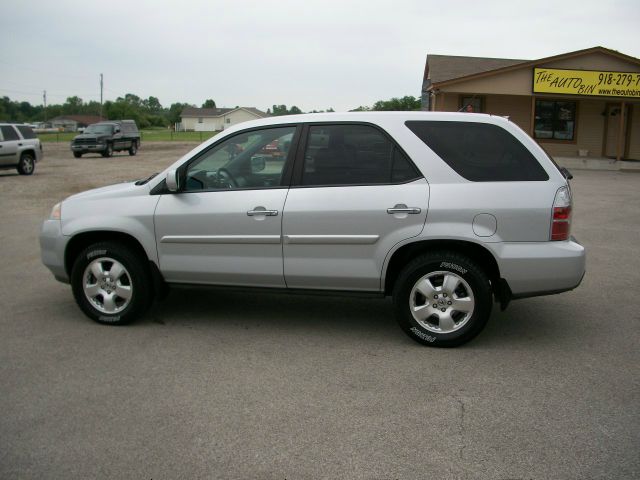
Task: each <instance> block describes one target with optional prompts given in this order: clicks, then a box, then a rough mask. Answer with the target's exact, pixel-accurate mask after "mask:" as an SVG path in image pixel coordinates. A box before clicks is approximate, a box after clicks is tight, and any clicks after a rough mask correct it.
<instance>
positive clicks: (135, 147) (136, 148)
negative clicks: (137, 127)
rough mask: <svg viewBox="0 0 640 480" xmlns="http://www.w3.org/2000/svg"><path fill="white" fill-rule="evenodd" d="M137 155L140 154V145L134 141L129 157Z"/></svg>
mask: <svg viewBox="0 0 640 480" xmlns="http://www.w3.org/2000/svg"><path fill="white" fill-rule="evenodd" d="M136 153H138V143H137V142H135V141H133V142H131V146H130V147H129V155H131V156H132V157H133V156H134V155H135V154H136Z"/></svg>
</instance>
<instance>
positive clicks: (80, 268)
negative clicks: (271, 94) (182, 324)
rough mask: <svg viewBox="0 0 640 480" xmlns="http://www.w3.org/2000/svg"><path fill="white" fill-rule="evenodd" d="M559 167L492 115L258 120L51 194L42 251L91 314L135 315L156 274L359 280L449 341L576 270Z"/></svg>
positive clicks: (432, 341) (264, 282) (343, 284)
mask: <svg viewBox="0 0 640 480" xmlns="http://www.w3.org/2000/svg"><path fill="white" fill-rule="evenodd" d="M567 176H569V175H568V172H565V174H563V172H562V171H561V170H560V169H559V168H557V167H556V165H555V164H554V163H553V162H552V161H551V159H550V158H549V157H548V156H547V155H546V154H545V152H544V151H543V150H542V149H541V148H540V147H539V146H538V145H537V144H536V143H535V142H534V141H533V140H532V139H531V138H530V137H529V136H527V134H526V133H524V132H523V131H522V130H521V129H520V128H518V127H517V126H516V125H515V124H513V123H511V122H509V121H508V120H506V119H504V118H501V117H494V116H489V115H473V114H456V113H427V112H393V113H387V112H385V113H344V114H311V115H299V116H288V117H277V118H267V119H262V120H257V121H253V122H246V123H242V124H240V125H237V126H235V127H233V128H230V129H228V130H225V132H224V133H223V134H220V135H218V136H216V137H214V138H212V139H211V140H209V141H208V142H205V143H204V144H202V145H200V146H199V147H197V148H196V149H194V150H193V151H191V152H189V153H188V154H186V155H185V156H184V157H182V158H180V159H179V160H178V161H176V162H175V163H174V164H173V165H171V166H170V167H169V168H167V169H166V170H165V171H164V172H162V173H161V174H159V175H156V176H152V177H150V178H148V179H145V180H140V181H137V182H132V183H124V184H120V185H114V186H111V187H105V188H99V189H97V190H91V191H88V192H84V193H80V194H78V195H74V196H72V197H69V198H68V199H66V200H64V201H63V202H62V203H59V204H57V205H56V206H55V207H54V208H53V211H52V213H51V217H50V218H49V219H48V220H46V221H45V222H44V224H43V227H42V233H41V237H40V244H41V248H42V259H43V262H44V264H45V265H46V266H47V267H48V268H49V269H50V270H51V271H52V272H53V274H54V275H55V277H56V278H57V279H58V280H60V281H62V282H67V283H71V287H72V290H73V294H74V296H75V300H76V302H77V303H78V305H79V306H80V308H81V309H82V311H83V312H84V313H85V314H86V315H88V316H89V317H90V318H92V319H94V320H96V321H98V322H101V323H109V324H123V323H126V322H129V321H131V320H133V319H134V318H136V317H139V316H140V315H141V314H142V313H143V312H144V311H145V310H146V309H147V308H148V306H149V305H150V303H151V301H152V299H153V298H158V297H159V296H161V295H162V293H163V292H164V291H165V290H166V286H167V285H168V284H201V285H217V286H233V287H239V288H243V289H248V288H256V287H261V288H265V287H266V288H271V289H279V290H284V291H293V290H296V291H305V292H312V291H340V292H356V293H360V294H362V293H365V292H366V293H370V294H375V295H380V296H382V295H388V296H392V297H393V303H394V308H395V312H396V317H397V320H398V322H399V324H400V326H401V327H402V329H403V330H404V331H405V332H406V333H407V334H408V335H409V336H410V337H411V338H413V339H414V340H416V341H418V342H420V343H423V344H426V345H432V346H443V347H447V346H456V345H460V344H462V343H464V342H466V341H468V340H470V339H471V338H473V337H474V336H476V335H477V334H478V333H479V332H480V331H481V330H482V328H483V327H484V325H485V324H486V322H487V320H488V318H489V316H490V313H491V309H492V306H493V303H494V300H495V301H496V302H498V303H499V304H500V305H501V307H502V308H505V307H506V306H507V304H508V303H509V301H510V300H511V299H515V298H524V297H531V296H536V295H546V294H552V293H559V292H564V291H567V290H571V289H573V288H575V287H577V286H578V284H579V283H580V281H581V279H582V277H583V275H584V272H585V251H584V249H583V247H582V246H581V245H579V244H578V243H577V242H576V241H575V240H574V239H573V238H571V237H570V235H569V230H570V223H571V189H570V187H569V184H568V181H567V178H566V177H567Z"/></svg>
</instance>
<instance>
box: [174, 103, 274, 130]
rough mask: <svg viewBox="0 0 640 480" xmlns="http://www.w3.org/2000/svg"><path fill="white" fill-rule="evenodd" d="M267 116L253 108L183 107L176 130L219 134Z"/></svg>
mask: <svg viewBox="0 0 640 480" xmlns="http://www.w3.org/2000/svg"><path fill="white" fill-rule="evenodd" d="M268 116H269V114H268V113H266V112H263V111H261V110H258V109H257V108H253V107H237V108H196V107H185V108H184V109H183V110H182V115H181V122H180V123H179V124H178V125H176V130H181V131H196V132H219V131H221V130H224V129H225V128H229V127H232V126H234V125H237V124H238V123H241V122H246V121H248V120H257V119H259V118H264V117H268Z"/></svg>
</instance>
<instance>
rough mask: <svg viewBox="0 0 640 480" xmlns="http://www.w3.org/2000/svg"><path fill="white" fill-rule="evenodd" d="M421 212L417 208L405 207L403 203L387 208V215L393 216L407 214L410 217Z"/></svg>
mask: <svg viewBox="0 0 640 480" xmlns="http://www.w3.org/2000/svg"><path fill="white" fill-rule="evenodd" d="M421 211H422V210H421V209H419V208H418V207H407V206H406V205H405V204H404V203H399V204H397V205H396V206H395V207H393V208H387V213H388V214H390V215H393V214H394V213H408V214H410V215H416V214H418V213H420V212H421Z"/></svg>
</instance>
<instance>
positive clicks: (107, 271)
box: [82, 257, 133, 315]
mask: <svg viewBox="0 0 640 480" xmlns="http://www.w3.org/2000/svg"><path fill="white" fill-rule="evenodd" d="M82 289H83V291H84V295H85V297H86V298H87V300H88V301H89V303H90V304H91V305H92V306H93V308H95V309H96V310H98V311H99V312H101V313H107V314H109V315H112V314H115V313H120V312H122V311H123V310H124V309H125V308H127V306H128V305H129V303H130V302H131V295H132V293H133V285H132V282H131V276H130V275H129V272H128V271H127V269H126V268H125V267H124V265H122V264H121V263H120V262H118V261H117V260H114V259H113V258H108V257H101V258H97V259H95V260H93V261H92V262H91V263H89V265H87V268H85V270H84V275H83V277H82Z"/></svg>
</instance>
